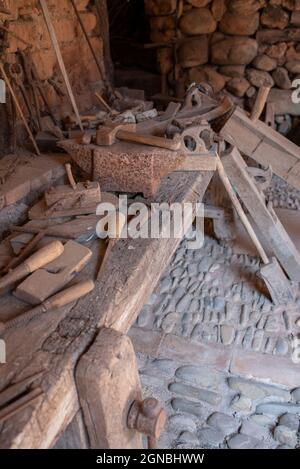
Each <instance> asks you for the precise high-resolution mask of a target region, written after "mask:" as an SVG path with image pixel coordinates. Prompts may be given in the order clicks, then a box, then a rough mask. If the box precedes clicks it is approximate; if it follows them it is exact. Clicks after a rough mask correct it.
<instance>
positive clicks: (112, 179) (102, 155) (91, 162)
mask: <svg viewBox="0 0 300 469" xmlns="http://www.w3.org/2000/svg"><path fill="white" fill-rule="evenodd" d="M59 146H60V147H61V148H63V149H64V150H65V151H66V152H67V153H69V155H70V156H71V158H72V159H73V160H74V162H76V163H77V165H78V166H79V167H80V168H81V169H82V170H83V171H85V172H86V173H87V174H88V175H90V177H91V178H92V180H96V181H99V182H100V185H101V190H103V191H115V192H129V193H131V192H133V193H137V192H141V193H143V194H144V196H145V197H146V198H150V197H153V196H154V195H155V193H156V191H157V189H158V187H159V185H160V183H161V179H162V178H163V177H165V176H167V175H168V174H169V173H171V172H173V171H175V170H176V168H178V167H179V166H180V165H181V164H183V162H184V160H185V154H184V153H181V152H179V151H178V152H177V151H170V150H165V149H162V148H156V147H150V146H145V145H139V144H132V143H125V142H122V143H115V144H114V145H112V146H101V147H100V146H97V145H92V144H91V145H82V144H81V143H77V142H76V140H64V141H62V142H60V143H59ZM208 155H209V154H207V155H206V156H208ZM200 158H201V156H200Z"/></svg>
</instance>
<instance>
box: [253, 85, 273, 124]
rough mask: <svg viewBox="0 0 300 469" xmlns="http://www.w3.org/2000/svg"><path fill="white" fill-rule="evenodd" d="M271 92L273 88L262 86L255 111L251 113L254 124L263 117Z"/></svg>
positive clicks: (255, 104) (254, 107)
mask: <svg viewBox="0 0 300 469" xmlns="http://www.w3.org/2000/svg"><path fill="white" fill-rule="evenodd" d="M270 90H271V88H270V87H269V86H261V87H260V88H259V90H258V93H257V97H256V100H255V103H254V106H253V109H252V111H251V116H250V119H251V120H252V122H256V121H258V119H259V118H260V116H261V115H262V112H263V110H264V107H265V105H266V102H267V99H268V96H269V93H270Z"/></svg>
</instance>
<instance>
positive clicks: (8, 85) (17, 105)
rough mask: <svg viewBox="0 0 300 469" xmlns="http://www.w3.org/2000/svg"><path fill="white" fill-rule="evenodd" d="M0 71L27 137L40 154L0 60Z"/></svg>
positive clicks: (38, 153)
mask: <svg viewBox="0 0 300 469" xmlns="http://www.w3.org/2000/svg"><path fill="white" fill-rule="evenodd" d="M0 72H1V74H2V76H3V78H4V81H5V83H6V85H7V88H8V89H9V91H10V93H11V96H12V99H13V101H14V104H15V106H16V109H17V111H18V113H19V115H20V117H21V119H22V121H23V124H24V126H25V128H26V130H27V132H28V135H29V138H30V140H31V142H32V144H33V146H34V149H35V152H36V154H37V155H39V156H40V154H41V153H40V150H39V147H38V146H37V143H36V141H35V138H34V136H33V134H32V132H31V130H30V127H29V125H28V123H27V121H26V118H25V116H24V114H23V111H22V108H21V106H20V103H19V100H18V98H17V96H16V94H15V92H14V90H13V87H12V85H11V83H10V80H9V78H8V76H7V74H6V72H5V70H4V67H3V65H2V63H1V62H0Z"/></svg>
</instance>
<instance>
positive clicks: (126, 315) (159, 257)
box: [0, 172, 212, 448]
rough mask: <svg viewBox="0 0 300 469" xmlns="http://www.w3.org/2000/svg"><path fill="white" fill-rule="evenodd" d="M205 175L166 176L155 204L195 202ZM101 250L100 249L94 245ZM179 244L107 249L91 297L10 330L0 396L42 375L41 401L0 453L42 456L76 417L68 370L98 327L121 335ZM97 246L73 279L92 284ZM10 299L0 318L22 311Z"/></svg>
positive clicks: (12, 427)
mask: <svg viewBox="0 0 300 469" xmlns="http://www.w3.org/2000/svg"><path fill="white" fill-rule="evenodd" d="M211 177H212V173H211V172H203V173H173V174H171V175H170V176H168V177H167V178H165V179H164V180H163V181H162V184H161V187H160V189H159V192H158V194H157V196H156V201H157V202H162V201H168V202H170V203H172V202H181V203H183V202H201V201H202V198H203V196H204V193H205V191H206V188H207V186H208V184H209V182H210V180H211ZM102 243H103V242H102ZM179 243H180V240H179V239H136V240H132V239H124V240H123V239H122V240H119V241H118V243H117V244H116V245H115V247H114V248H113V250H112V252H111V254H110V262H106V263H105V266H104V268H103V272H102V276H101V279H100V281H98V282H97V283H96V287H95V290H94V291H93V292H92V293H91V294H90V295H88V296H87V297H86V298H83V299H82V300H80V301H79V302H78V303H77V304H75V305H74V304H73V305H71V306H70V305H69V306H68V307H66V308H64V309H63V310H60V311H58V312H51V313H47V314H45V315H44V316H43V317H41V318H39V319H36V320H34V321H32V322H31V323H29V324H27V325H26V326H22V328H18V329H15V330H10V331H7V332H6V333H5V335H4V336H3V337H2V339H4V340H5V342H6V354H7V363H6V364H0V391H1V390H3V389H5V388H6V387H7V386H9V385H10V384H12V383H14V382H17V381H21V380H22V379H24V378H26V377H27V376H31V375H33V374H35V373H36V372H38V371H41V370H43V371H44V374H43V376H42V378H41V379H40V380H39V381H37V384H39V385H40V386H41V387H42V389H43V390H44V395H43V396H42V397H41V398H39V400H38V401H36V402H35V403H34V404H32V405H31V406H29V407H28V408H26V409H25V410H23V411H21V412H19V413H18V414H16V415H15V416H14V417H11V418H10V420H8V421H6V422H5V423H3V424H2V426H0V447H1V448H49V447H52V446H53V445H54V444H55V442H56V441H57V439H58V438H59V436H60V435H61V434H62V433H63V432H64V430H65V429H66V427H67V426H68V424H69V423H70V422H71V421H72V419H73V418H74V416H75V415H76V413H77V412H78V410H79V402H78V395H77V390H76V385H75V380H74V370H75V367H76V363H77V362H78V359H79V358H80V357H81V356H82V355H83V354H84V353H85V351H86V350H87V349H88V347H89V346H90V345H91V344H92V343H93V341H94V339H95V337H96V336H97V334H98V331H99V329H100V328H102V327H111V328H113V329H115V330H117V331H120V332H123V333H127V332H128V330H129V329H130V327H131V326H132V325H133V323H134V322H135V319H136V317H137V315H138V314H139V312H140V310H141V308H142V307H143V305H144V304H145V302H146V301H147V299H148V297H149V295H150V294H151V293H152V291H153V289H154V288H155V286H156V284H157V282H158V280H159V278H160V277H161V275H162V273H163V272H164V270H165V268H166V267H167V265H168V263H169V262H170V259H171V257H172V255H173V253H174V252H175V250H176V248H177V246H178V244H179ZM100 244H101V241H100V240H96V241H94V242H93V245H92V250H93V253H94V256H93V259H92V261H91V262H90V264H89V265H88V266H87V267H86V269H84V271H83V272H82V274H81V278H91V277H93V278H96V272H97V270H98V268H99V265H100V262H101V256H100V254H99V251H100ZM27 308H28V306H26V305H24V303H23V304H22V303H21V302H19V301H18V300H16V299H15V298H13V297H12V296H11V295H9V296H6V297H3V298H1V299H0V311H1V313H0V315H1V317H2V318H3V317H5V319H6V318H8V317H9V316H11V314H12V313H8V310H9V311H12V310H13V315H15V314H16V312H17V311H21V310H25V309H27Z"/></svg>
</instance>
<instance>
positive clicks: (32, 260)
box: [0, 241, 64, 295]
mask: <svg viewBox="0 0 300 469" xmlns="http://www.w3.org/2000/svg"><path fill="white" fill-rule="evenodd" d="M63 251H64V246H63V244H62V243H61V242H60V241H52V242H51V243H49V244H47V245H46V246H44V247H43V248H41V249H39V250H38V251H37V252H35V253H34V254H32V255H31V256H30V257H28V259H26V261H25V262H23V263H22V264H21V265H19V266H18V267H16V268H15V269H14V270H13V271H12V272H9V273H8V274H6V275H5V276H4V277H2V278H1V279H0V295H3V294H4V293H6V292H7V291H9V290H11V289H12V288H14V286H15V284H16V283H17V282H18V281H20V280H22V279H23V278H25V277H27V275H29V274H31V273H32V272H34V271H35V270H37V269H39V268H41V267H43V266H44V265H46V264H49V262H52V261H54V259H56V258H57V257H58V256H60V255H61V254H62V253H63Z"/></svg>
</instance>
